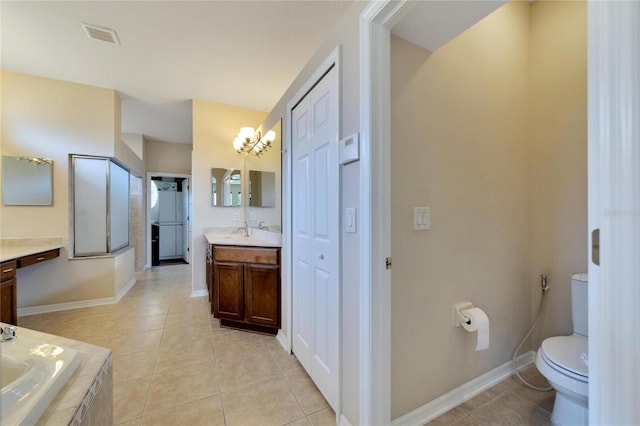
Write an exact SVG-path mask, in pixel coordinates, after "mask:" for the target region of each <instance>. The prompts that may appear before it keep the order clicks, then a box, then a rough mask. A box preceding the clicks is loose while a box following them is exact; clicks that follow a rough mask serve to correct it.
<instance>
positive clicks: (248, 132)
mask: <svg viewBox="0 0 640 426" xmlns="http://www.w3.org/2000/svg"><path fill="white" fill-rule="evenodd" d="M255 132H256V131H255V130H254V129H253V127H241V128H240V133H239V134H240V135H241V136H242V137H243V138H245V139H251V138H252V137H253V134H254V133H255Z"/></svg>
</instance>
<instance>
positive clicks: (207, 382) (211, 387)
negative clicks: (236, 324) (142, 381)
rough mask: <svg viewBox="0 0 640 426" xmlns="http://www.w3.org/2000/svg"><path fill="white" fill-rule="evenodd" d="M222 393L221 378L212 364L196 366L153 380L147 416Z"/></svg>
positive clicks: (201, 363)
mask: <svg viewBox="0 0 640 426" xmlns="http://www.w3.org/2000/svg"><path fill="white" fill-rule="evenodd" d="M218 393H219V385H218V375H217V373H216V368H215V364H214V363H213V362H212V361H205V362H200V363H197V364H193V365H191V366H189V367H188V368H181V369H178V370H176V371H174V372H170V373H163V374H156V375H154V376H152V377H151V384H150V386H149V396H148V398H147V403H146V405H145V407H144V415H145V416H147V415H150V414H153V413H155V412H158V411H163V410H166V409H168V408H171V407H176V406H179V405H183V404H186V403H188V402H192V401H196V400H198V399H202V398H206V397H209V396H213V395H216V394H218Z"/></svg>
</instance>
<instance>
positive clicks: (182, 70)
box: [0, 0, 352, 143]
mask: <svg viewBox="0 0 640 426" xmlns="http://www.w3.org/2000/svg"><path fill="white" fill-rule="evenodd" d="M351 4H352V1H351V0H340V1H329V0H324V1H313V0H308V1H271V0H262V1H40V2H37V1H2V2H1V3H0V20H1V21H0V22H1V26H0V28H1V56H0V59H1V66H2V68H3V69H8V70H12V71H17V72H21V73H25V74H32V75H38V76H44V77H49V78H55V79H60V80H66V81H72V82H76V83H83V84H88V85H92V86H98V87H105V88H109V89H115V90H116V91H118V93H119V94H120V96H121V98H122V131H123V132H125V133H138V134H143V135H145V136H147V137H149V138H152V139H158V140H163V141H168V142H180V143H191V137H192V136H191V128H192V126H191V121H192V120H191V102H190V101H191V99H202V100H208V101H212V102H219V103H223V104H229V105H236V106H240V107H245V108H250V109H256V110H261V111H267V112H268V111H270V110H271V109H272V108H273V106H275V104H276V103H277V101H278V100H279V99H280V97H281V96H282V94H283V93H284V91H285V90H286V89H287V88H288V87H289V85H290V84H291V82H292V81H293V80H294V78H295V77H296V76H297V75H298V73H299V72H300V71H301V69H302V67H303V66H304V65H305V64H306V63H307V61H308V60H309V59H310V58H311V56H312V55H313V53H314V52H315V51H316V50H317V49H318V47H319V46H320V44H321V43H322V41H323V40H324V38H325V37H326V35H327V33H328V32H330V31H331V30H332V29H333V27H334V26H335V25H336V24H337V22H338V21H339V19H340V18H341V17H342V16H343V15H344V14H345V13H346V11H347V9H348V8H349V7H350V6H351ZM81 22H85V23H89V24H94V25H98V26H102V27H107V28H110V29H113V30H115V31H116V33H117V36H118V39H119V41H120V45H114V44H109V43H106V42H102V41H97V40H93V39H90V38H88V37H87V36H86V35H85V33H84V30H83V29H82V27H81V25H80V23H81ZM247 124H249V125H258V124H260V123H247Z"/></svg>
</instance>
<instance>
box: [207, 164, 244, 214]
mask: <svg viewBox="0 0 640 426" xmlns="http://www.w3.org/2000/svg"><path fill="white" fill-rule="evenodd" d="M211 205H212V206H214V207H239V206H241V205H242V173H241V172H240V170H238V169H223V168H219V167H214V168H213V169H211Z"/></svg>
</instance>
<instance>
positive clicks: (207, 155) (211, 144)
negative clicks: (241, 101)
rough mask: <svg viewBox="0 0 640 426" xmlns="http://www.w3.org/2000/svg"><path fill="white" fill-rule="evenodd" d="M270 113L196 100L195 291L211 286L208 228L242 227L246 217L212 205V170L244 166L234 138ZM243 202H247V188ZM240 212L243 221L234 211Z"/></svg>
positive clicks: (194, 179) (194, 191)
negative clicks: (207, 275)
mask: <svg viewBox="0 0 640 426" xmlns="http://www.w3.org/2000/svg"><path fill="white" fill-rule="evenodd" d="M266 115H267V114H266V113H265V112H262V111H255V110H250V109H246V108H240V107H234V106H230V105H223V104H218V103H213V102H207V101H201V100H197V99H196V100H194V101H193V157H192V164H193V174H192V176H193V184H192V194H193V195H192V196H193V224H192V243H191V247H192V250H193V254H192V257H191V259H192V262H191V265H192V270H193V290H194V291H201V290H205V289H206V288H207V286H206V282H205V263H204V260H205V250H206V241H205V238H204V231H205V229H206V228H211V227H239V226H242V222H243V221H244V220H245V216H244V213H245V212H244V206H243V207H212V206H211V169H212V168H214V167H224V168H233V169H241V170H243V169H244V161H245V160H244V157H241V156H239V155H238V154H237V153H236V152H235V150H234V149H233V146H232V142H233V139H234V138H235V137H236V135H237V134H238V131H239V130H240V127H243V126H250V127H254V128H255V127H257V126H258V124H260V123H261V122H262V121H263V120H264V118H265V117H266ZM243 179H244V177H243ZM244 192H245V195H243V203H244V204H245V205H246V191H244ZM234 213H239V214H240V218H241V220H240V221H234V220H233V214H234Z"/></svg>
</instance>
